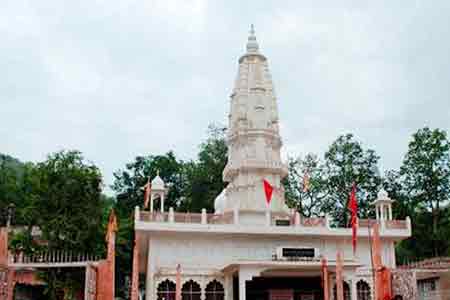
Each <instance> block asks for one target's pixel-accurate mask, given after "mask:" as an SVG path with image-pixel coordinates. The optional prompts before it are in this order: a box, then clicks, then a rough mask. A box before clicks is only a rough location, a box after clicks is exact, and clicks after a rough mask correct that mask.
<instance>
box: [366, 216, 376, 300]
mask: <svg viewBox="0 0 450 300" xmlns="http://www.w3.org/2000/svg"><path fill="white" fill-rule="evenodd" d="M370 224H371V222H370V219H368V225H367V228H368V231H369V248H370V263H371V265H372V282H373V294H374V298H375V297H376V296H377V295H375V294H376V289H375V288H376V287H375V267H374V265H373V253H372V236H371V230H372V227H371V225H370ZM375 300H378V299H376V298H375Z"/></svg>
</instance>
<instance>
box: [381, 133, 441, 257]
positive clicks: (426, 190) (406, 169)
mask: <svg viewBox="0 0 450 300" xmlns="http://www.w3.org/2000/svg"><path fill="white" fill-rule="evenodd" d="M386 178H387V180H386V186H387V189H388V190H389V191H390V192H391V193H392V196H394V197H395V199H396V200H397V203H398V204H397V205H396V211H397V214H399V213H400V214H401V215H402V217H403V216H406V215H408V216H410V217H411V218H412V223H413V237H412V238H411V239H408V240H406V241H404V242H402V243H401V244H400V246H399V253H398V254H399V258H400V259H401V260H404V259H406V258H407V257H408V256H409V257H411V256H412V257H416V258H423V257H430V256H441V255H448V254H450V253H449V250H450V242H449V240H448V236H449V234H450V228H449V226H450V219H449V208H448V201H449V197H450V141H449V139H448V137H447V133H446V132H445V131H443V130H439V129H434V130H431V129H430V128H428V127H425V128H422V129H420V130H418V131H417V132H416V133H414V134H413V136H412V140H411V142H410V143H409V145H408V151H407V153H406V155H405V157H404V160H403V163H402V166H401V167H400V170H399V171H390V172H389V173H388V174H387V177H386ZM423 245H428V246H427V247H423Z"/></svg>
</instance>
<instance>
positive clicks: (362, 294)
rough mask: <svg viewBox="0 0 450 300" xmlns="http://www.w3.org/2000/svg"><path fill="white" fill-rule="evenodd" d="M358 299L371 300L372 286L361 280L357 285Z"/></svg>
mask: <svg viewBox="0 0 450 300" xmlns="http://www.w3.org/2000/svg"><path fill="white" fill-rule="evenodd" d="M356 291H357V293H356V294H357V299H358V300H370V299H371V297H370V286H369V284H368V283H367V282H365V281H363V280H360V281H358V282H357V283H356Z"/></svg>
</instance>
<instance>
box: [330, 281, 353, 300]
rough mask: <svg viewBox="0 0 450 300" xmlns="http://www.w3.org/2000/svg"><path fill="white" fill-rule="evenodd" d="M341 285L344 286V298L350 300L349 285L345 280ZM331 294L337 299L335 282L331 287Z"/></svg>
mask: <svg viewBox="0 0 450 300" xmlns="http://www.w3.org/2000/svg"><path fill="white" fill-rule="evenodd" d="M343 286H344V300H350V286H349V285H348V283H347V282H345V281H344V284H343ZM333 296H334V299H337V287H336V284H335V285H334V288H333Z"/></svg>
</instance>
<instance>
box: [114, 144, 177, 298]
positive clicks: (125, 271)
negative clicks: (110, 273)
mask: <svg viewBox="0 0 450 300" xmlns="http://www.w3.org/2000/svg"><path fill="white" fill-rule="evenodd" d="M183 166H184V163H183V161H181V160H178V159H177V158H176V157H175V154H174V153H173V152H171V151H170V152H167V153H166V154H164V155H148V156H138V157H136V158H135V160H134V161H133V162H131V163H128V164H127V165H126V166H125V169H124V170H119V171H117V172H115V173H114V177H115V180H114V184H113V186H112V189H113V190H114V191H115V192H116V195H117V202H116V204H115V209H116V213H117V216H118V219H119V224H120V227H119V232H118V234H117V241H116V280H117V282H116V287H117V294H118V296H122V297H125V298H128V295H126V294H125V292H124V291H125V288H124V286H125V284H126V278H127V276H128V277H129V276H130V274H131V262H132V252H133V250H132V246H133V240H134V238H133V234H134V229H133V225H134V224H133V217H132V214H133V209H134V207H135V206H140V207H143V204H144V189H143V186H144V185H145V184H146V183H147V180H148V179H149V178H150V180H151V179H153V178H154V177H155V176H156V174H157V173H158V172H159V175H160V176H161V178H162V179H163V180H164V182H165V183H166V184H167V185H168V186H169V191H168V195H167V198H166V201H165V205H166V206H167V208H168V207H170V206H172V207H174V208H175V209H177V208H178V206H179V201H180V199H181V193H182V190H183V187H184V186H185V184H184V173H183V168H184V167H183Z"/></svg>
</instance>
